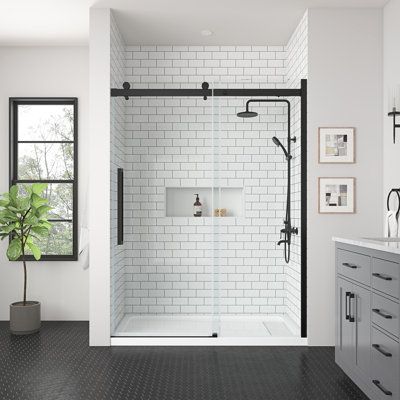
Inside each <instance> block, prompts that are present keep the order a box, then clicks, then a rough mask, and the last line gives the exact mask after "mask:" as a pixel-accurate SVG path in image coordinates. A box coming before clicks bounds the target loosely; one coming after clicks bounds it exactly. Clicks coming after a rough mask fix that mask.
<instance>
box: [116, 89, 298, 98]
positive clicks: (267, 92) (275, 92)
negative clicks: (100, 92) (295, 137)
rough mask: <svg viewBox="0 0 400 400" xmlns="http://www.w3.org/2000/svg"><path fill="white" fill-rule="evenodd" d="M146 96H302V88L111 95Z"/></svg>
mask: <svg viewBox="0 0 400 400" xmlns="http://www.w3.org/2000/svg"><path fill="white" fill-rule="evenodd" d="M144 96H149V97H150V96H168V97H169V96H182V97H185V96H191V97H213V96H214V97H215V96H219V97H227V96H236V97H238V96H244V97H252V96H273V97H282V96H283V97H300V96H301V89H214V90H212V89H111V97H144Z"/></svg>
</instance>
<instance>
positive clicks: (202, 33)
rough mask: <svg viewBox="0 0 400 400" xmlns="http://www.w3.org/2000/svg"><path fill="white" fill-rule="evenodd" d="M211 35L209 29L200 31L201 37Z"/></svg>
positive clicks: (211, 32)
mask: <svg viewBox="0 0 400 400" xmlns="http://www.w3.org/2000/svg"><path fill="white" fill-rule="evenodd" d="M212 34H213V31H210V30H209V29H204V30H202V31H201V36H211V35H212Z"/></svg>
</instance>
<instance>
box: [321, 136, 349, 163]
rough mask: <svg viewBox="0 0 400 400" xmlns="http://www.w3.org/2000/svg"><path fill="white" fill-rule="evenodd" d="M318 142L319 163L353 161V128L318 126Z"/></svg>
mask: <svg viewBox="0 0 400 400" xmlns="http://www.w3.org/2000/svg"><path fill="white" fill-rule="evenodd" d="M318 144H319V146H318V147H319V153H318V162H319V163H320V164H330V163H332V164H351V163H354V162H355V128H319V129H318Z"/></svg>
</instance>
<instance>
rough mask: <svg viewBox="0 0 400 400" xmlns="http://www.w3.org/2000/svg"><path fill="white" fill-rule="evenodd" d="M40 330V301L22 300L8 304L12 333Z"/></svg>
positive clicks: (24, 333)
mask: <svg viewBox="0 0 400 400" xmlns="http://www.w3.org/2000/svg"><path fill="white" fill-rule="evenodd" d="M39 330H40V303H39V302H38V301H27V302H26V304H25V305H24V303H23V302H22V301H17V302H16V303H12V304H10V331H11V333H12V334H14V335H30V334H31V333H36V332H38V331H39Z"/></svg>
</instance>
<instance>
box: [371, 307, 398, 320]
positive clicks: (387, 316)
mask: <svg viewBox="0 0 400 400" xmlns="http://www.w3.org/2000/svg"><path fill="white" fill-rule="evenodd" d="M372 311H373V312H374V313H375V314H378V315H380V316H381V317H383V318H386V319H392V318H393V317H392V316H391V315H390V314H385V313H384V312H382V311H381V310H380V309H379V308H373V309H372Z"/></svg>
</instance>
